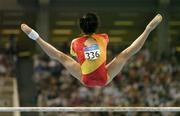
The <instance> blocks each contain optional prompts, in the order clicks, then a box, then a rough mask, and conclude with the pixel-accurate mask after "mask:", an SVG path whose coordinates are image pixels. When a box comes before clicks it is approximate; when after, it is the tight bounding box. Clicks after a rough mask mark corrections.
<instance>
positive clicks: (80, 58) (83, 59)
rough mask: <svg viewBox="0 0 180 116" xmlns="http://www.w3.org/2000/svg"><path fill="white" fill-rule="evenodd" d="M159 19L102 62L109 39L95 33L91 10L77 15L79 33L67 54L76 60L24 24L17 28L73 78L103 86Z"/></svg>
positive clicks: (95, 85)
mask: <svg viewBox="0 0 180 116" xmlns="http://www.w3.org/2000/svg"><path fill="white" fill-rule="evenodd" d="M161 21H162V16H161V15H160V14H158V15H156V16H155V17H154V19H153V20H152V21H151V22H150V23H149V24H148V25H147V26H146V28H145V30H144V32H143V33H142V34H141V35H140V36H139V37H138V38H137V39H136V40H135V41H134V42H133V43H132V44H131V45H130V46H129V47H128V48H126V49H125V50H123V51H122V52H121V53H119V54H118V55H117V56H116V57H115V58H114V59H113V60H112V61H111V62H110V63H108V64H107V65H106V49H107V44H108V42H109V39H108V35H107V34H97V33H95V32H96V30H97V28H98V24H99V19H98V18H97V16H96V14H94V13H87V14H85V15H83V16H82V17H81V18H80V19H79V26H80V29H81V31H82V33H83V36H81V37H78V38H75V39H74V40H73V41H72V42H71V51H70V53H71V55H73V56H76V58H77V61H76V60H74V59H73V58H71V57H70V56H68V55H66V54H64V53H63V52H61V51H59V50H57V49H56V48H54V47H53V46H51V45H50V44H49V43H47V42H45V41H44V40H43V39H42V38H41V37H40V36H39V34H38V33H37V32H36V31H34V30H33V29H31V28H30V27H29V26H27V25H26V24H21V29H22V31H23V32H24V33H26V34H27V35H28V36H29V38H31V39H32V40H35V41H36V42H37V43H38V44H39V45H40V47H41V48H42V49H43V50H44V52H46V54H47V55H48V56H50V57H51V58H54V59H56V60H58V61H59V62H60V63H61V64H62V65H63V66H64V67H65V68H66V69H67V70H68V71H69V72H70V74H71V75H73V76H74V77H75V78H76V79H78V80H79V81H80V82H81V83H82V84H83V85H85V86H87V87H103V86H105V85H107V84H108V83H109V82H111V81H112V79H113V78H114V77H115V76H116V75H117V74H118V73H119V72H120V71H121V70H122V68H123V66H124V65H125V63H126V62H127V60H128V59H129V58H131V56H133V55H134V54H135V53H137V52H138V51H139V50H140V49H141V47H142V46H143V44H144V42H145V41H146V39H147V37H148V35H149V34H150V32H151V31H152V30H154V29H155V28H156V27H157V25H158V24H159V23H160V22H161Z"/></svg>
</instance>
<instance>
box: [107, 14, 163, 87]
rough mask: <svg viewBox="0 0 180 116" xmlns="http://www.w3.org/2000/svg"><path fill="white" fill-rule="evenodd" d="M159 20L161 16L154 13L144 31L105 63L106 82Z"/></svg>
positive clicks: (118, 70)
mask: <svg viewBox="0 0 180 116" xmlns="http://www.w3.org/2000/svg"><path fill="white" fill-rule="evenodd" d="M161 21H162V16H161V15H160V14H158V15H156V16H155V17H154V19H153V20H152V21H151V22H150V23H149V24H148V25H147V26H146V29H145V30H144V32H143V33H142V34H141V35H140V36H139V37H138V38H137V39H136V40H135V41H134V42H133V43H132V44H131V45H130V46H129V47H128V48H126V49H125V50H123V51H122V52H121V53H120V54H118V55H117V56H116V57H115V58H114V59H113V60H112V61H111V62H110V63H109V64H107V66H106V67H107V70H108V75H109V80H108V82H107V84H108V83H109V82H111V81H112V79H113V78H114V77H115V76H116V75H117V74H118V73H119V72H120V71H121V70H122V68H123V66H124V65H125V63H126V62H127V60H128V59H129V58H130V57H131V56H133V55H134V54H135V53H137V52H138V51H139V50H140V49H141V48H142V46H143V45H144V42H145V41H146V39H147V37H148V35H149V34H150V32H151V31H152V30H154V29H155V28H156V27H157V25H158V24H159V23H160V22H161Z"/></svg>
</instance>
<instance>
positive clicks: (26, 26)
mask: <svg viewBox="0 0 180 116" xmlns="http://www.w3.org/2000/svg"><path fill="white" fill-rule="evenodd" d="M21 30H22V31H23V32H24V33H26V34H27V35H28V34H29V33H30V32H31V31H32V29H31V28H30V27H29V26H28V25H26V24H21Z"/></svg>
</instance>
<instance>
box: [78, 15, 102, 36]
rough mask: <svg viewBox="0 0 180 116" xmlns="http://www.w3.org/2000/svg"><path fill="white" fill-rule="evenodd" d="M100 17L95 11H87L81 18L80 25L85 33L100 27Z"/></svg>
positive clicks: (90, 32) (92, 31)
mask: <svg viewBox="0 0 180 116" xmlns="http://www.w3.org/2000/svg"><path fill="white" fill-rule="evenodd" d="M98 23H99V21H98V17H97V15H96V14H95V13H87V14H85V15H83V16H82V17H81V18H80V19H79V25H80V28H81V29H82V31H83V32H84V33H85V34H92V33H94V32H96V29H97V28H98Z"/></svg>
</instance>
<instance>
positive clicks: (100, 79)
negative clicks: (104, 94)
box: [70, 34, 109, 87]
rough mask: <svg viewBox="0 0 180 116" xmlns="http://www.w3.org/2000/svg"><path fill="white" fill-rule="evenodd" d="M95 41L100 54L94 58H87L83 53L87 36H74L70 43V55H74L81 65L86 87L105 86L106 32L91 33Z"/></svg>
mask: <svg viewBox="0 0 180 116" xmlns="http://www.w3.org/2000/svg"><path fill="white" fill-rule="evenodd" d="M91 37H92V38H94V39H95V40H96V42H97V45H98V47H99V50H100V55H99V57H98V58H97V59H96V60H88V59H86V58H85V55H84V48H86V47H87V46H86V45H85V44H84V43H85V41H86V40H87V39H88V37H87V36H83V37H79V38H76V39H74V40H73V41H72V43H71V51H70V52H71V55H73V56H76V58H77V60H78V62H79V63H80V65H81V71H82V78H81V79H82V82H83V84H85V85H86V86H88V87H95V86H105V85H106V83H107V80H108V74H107V69H106V49H107V44H108V42H109V39H108V35H107V34H92V35H91Z"/></svg>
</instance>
